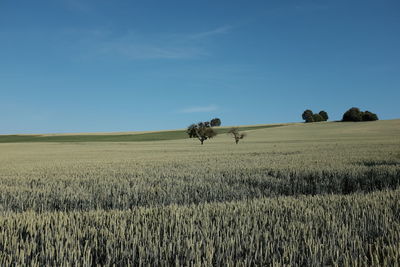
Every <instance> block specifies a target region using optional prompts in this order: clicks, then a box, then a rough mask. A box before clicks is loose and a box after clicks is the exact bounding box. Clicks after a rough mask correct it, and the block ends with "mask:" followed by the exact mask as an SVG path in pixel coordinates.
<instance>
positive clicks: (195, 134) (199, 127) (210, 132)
mask: <svg viewBox="0 0 400 267" xmlns="http://www.w3.org/2000/svg"><path fill="white" fill-rule="evenodd" d="M186 133H187V134H188V135H189V138H197V139H199V141H200V142H201V144H203V142H204V141H205V140H207V139H210V138H213V137H215V136H216V135H217V132H216V131H215V130H214V129H213V128H212V127H211V124H210V122H208V121H206V122H199V123H197V124H192V125H190V126H189V127H188V128H187V130H186Z"/></svg>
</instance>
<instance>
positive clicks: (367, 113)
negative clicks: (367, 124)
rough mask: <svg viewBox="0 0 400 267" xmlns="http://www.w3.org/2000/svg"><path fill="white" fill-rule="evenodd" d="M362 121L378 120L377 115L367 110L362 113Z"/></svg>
mask: <svg viewBox="0 0 400 267" xmlns="http://www.w3.org/2000/svg"><path fill="white" fill-rule="evenodd" d="M362 120H363V121H377V120H379V119H378V115H376V114H375V113H372V112H370V111H368V110H367V111H365V112H363V113H362Z"/></svg>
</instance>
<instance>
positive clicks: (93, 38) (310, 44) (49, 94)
mask: <svg viewBox="0 0 400 267" xmlns="http://www.w3.org/2000/svg"><path fill="white" fill-rule="evenodd" d="M399 14H400V2H399V1H395V0H393V1H385V0H376V1H370V0H364V1H340V0H338V1H324V0H321V1H285V0H280V1H278V0H277V1H255V0H253V1H237V0H229V1H216V0H213V1H187V0H185V1H175V0H168V1H161V0H160V1H154V0H147V1H128V0H116V1H109V0H95V1H94V0H93V1H89V0H48V1H46V0H43V1H11V0H3V1H0V133H2V134H13V133H48V132H92V131H93V132H96V131H133V130H159V129H176V128H184V127H186V126H187V125H189V124H191V123H192V122H198V121H203V120H209V119H211V118H214V117H219V118H221V120H222V123H223V125H241V124H261V123H279V122H296V121H301V114H302V112H303V111H304V110H305V109H312V110H313V111H316V112H318V111H319V110H321V109H324V110H326V111H327V112H328V114H329V116H330V118H331V119H333V120H337V119H341V116H342V114H343V112H344V111H346V110H347V109H348V108H350V107H353V106H356V107H359V108H361V109H363V110H364V109H366V110H370V111H373V112H376V113H377V114H378V115H379V117H380V118H381V119H393V118H399V117H400V107H399V104H398V103H399V99H400V51H399V48H400V16H399Z"/></svg>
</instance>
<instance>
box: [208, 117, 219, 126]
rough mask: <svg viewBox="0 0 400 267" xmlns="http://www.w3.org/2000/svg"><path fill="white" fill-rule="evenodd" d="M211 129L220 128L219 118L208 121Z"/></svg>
mask: <svg viewBox="0 0 400 267" xmlns="http://www.w3.org/2000/svg"><path fill="white" fill-rule="evenodd" d="M210 123H211V127H214V126H221V120H220V119H219V118H214V119H212V120H211V121H210Z"/></svg>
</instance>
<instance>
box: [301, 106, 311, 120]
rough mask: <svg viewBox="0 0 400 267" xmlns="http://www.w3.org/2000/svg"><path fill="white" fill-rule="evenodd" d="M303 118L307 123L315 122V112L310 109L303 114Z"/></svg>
mask: <svg viewBox="0 0 400 267" xmlns="http://www.w3.org/2000/svg"><path fill="white" fill-rule="evenodd" d="M301 117H302V118H303V120H305V122H313V121H314V118H313V112H312V111H311V110H309V109H306V110H305V111H304V112H303V115H301Z"/></svg>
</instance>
